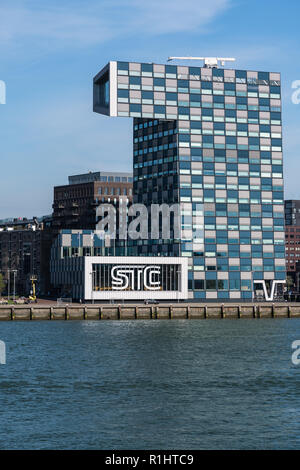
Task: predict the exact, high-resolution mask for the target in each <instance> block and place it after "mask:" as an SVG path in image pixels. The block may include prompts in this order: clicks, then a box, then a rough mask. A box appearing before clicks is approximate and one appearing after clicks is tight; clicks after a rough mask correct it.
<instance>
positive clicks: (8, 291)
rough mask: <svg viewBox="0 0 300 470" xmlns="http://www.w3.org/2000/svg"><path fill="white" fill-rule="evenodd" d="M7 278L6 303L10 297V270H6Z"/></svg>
mask: <svg viewBox="0 0 300 470" xmlns="http://www.w3.org/2000/svg"><path fill="white" fill-rule="evenodd" d="M7 278H8V283H7V301H8V302H9V297H10V269H8V270H7Z"/></svg>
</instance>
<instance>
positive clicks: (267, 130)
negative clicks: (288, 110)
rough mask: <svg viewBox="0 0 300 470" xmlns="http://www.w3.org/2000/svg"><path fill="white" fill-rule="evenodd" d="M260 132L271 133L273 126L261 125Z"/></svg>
mask: <svg viewBox="0 0 300 470" xmlns="http://www.w3.org/2000/svg"><path fill="white" fill-rule="evenodd" d="M259 130H260V132H269V133H270V132H271V126H268V125H266V124H260V126H259Z"/></svg>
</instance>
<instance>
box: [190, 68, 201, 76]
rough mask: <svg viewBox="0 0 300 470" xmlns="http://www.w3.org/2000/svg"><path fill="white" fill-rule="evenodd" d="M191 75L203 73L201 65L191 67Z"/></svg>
mask: <svg viewBox="0 0 300 470" xmlns="http://www.w3.org/2000/svg"><path fill="white" fill-rule="evenodd" d="M189 72H190V75H196V76H197V77H199V76H200V75H201V68H200V67H189Z"/></svg>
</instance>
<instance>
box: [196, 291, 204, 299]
mask: <svg viewBox="0 0 300 470" xmlns="http://www.w3.org/2000/svg"><path fill="white" fill-rule="evenodd" d="M194 297H195V299H205V298H206V294H205V292H197V291H196V292H194Z"/></svg>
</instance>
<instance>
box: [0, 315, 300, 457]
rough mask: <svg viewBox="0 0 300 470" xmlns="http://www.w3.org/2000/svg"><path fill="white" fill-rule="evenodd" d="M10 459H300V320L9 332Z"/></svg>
mask: <svg viewBox="0 0 300 470" xmlns="http://www.w3.org/2000/svg"><path fill="white" fill-rule="evenodd" d="M0 339H1V340H4V341H5V342H6V346H7V364H6V365H0V448H1V449H112V448H114V449H155V448H156V449H184V448H186V449H224V448H225V449H226V448H227V449H262V448H265V449H296V448H299V447H300V416H299V414H300V394H299V392H300V366H294V365H293V364H292V362H291V354H292V349H291V343H292V342H293V341H294V340H296V339H300V320H297V319H290V320H289V319H282V320H281V319H277V320H272V319H270V320H267V319H266V320H252V319H251V320H204V321H201V320H182V321H181V320H174V321H168V320H167V321H152V320H150V321H121V322H117V321H107V322H106V321H100V322H28V323H27V322H24V323H21V322H20V323H17V322H15V323H5V322H3V323H1V324H0Z"/></svg>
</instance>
